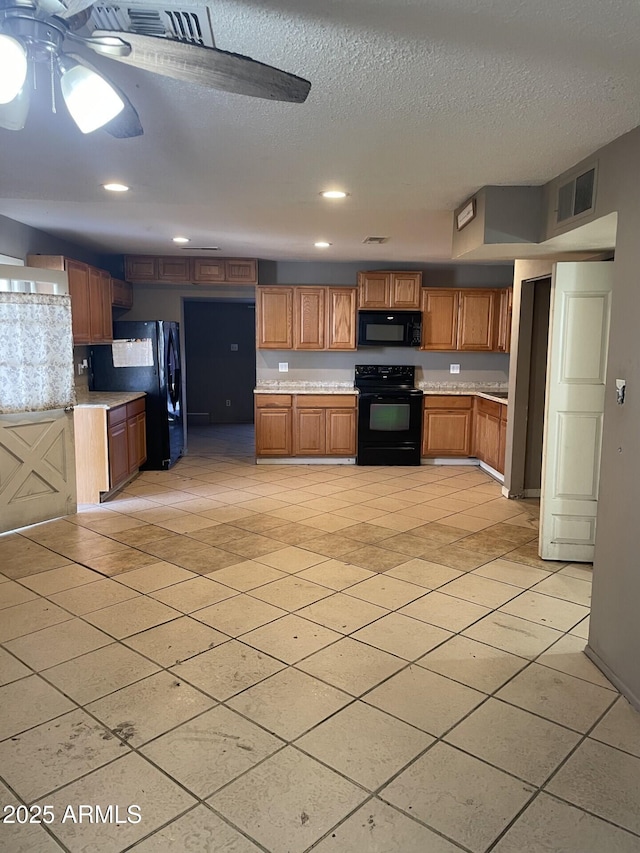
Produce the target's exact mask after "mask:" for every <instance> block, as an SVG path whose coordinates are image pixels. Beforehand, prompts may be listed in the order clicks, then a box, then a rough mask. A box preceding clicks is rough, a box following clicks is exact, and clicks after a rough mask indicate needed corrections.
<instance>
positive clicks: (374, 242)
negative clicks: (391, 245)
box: [362, 237, 389, 246]
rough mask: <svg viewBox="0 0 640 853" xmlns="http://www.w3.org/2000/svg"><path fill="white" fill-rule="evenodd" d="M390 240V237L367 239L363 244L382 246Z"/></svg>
mask: <svg viewBox="0 0 640 853" xmlns="http://www.w3.org/2000/svg"><path fill="white" fill-rule="evenodd" d="M388 239H389V238H388V237H365V238H364V240H363V241H362V242H363V243H367V244H369V245H376V246H380V245H381V244H382V243H386V242H387V241H388Z"/></svg>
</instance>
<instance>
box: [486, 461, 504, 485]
mask: <svg viewBox="0 0 640 853" xmlns="http://www.w3.org/2000/svg"><path fill="white" fill-rule="evenodd" d="M480 467H481V468H482V470H483V471H485V472H486V473H487V474H489V476H491V477H493V479H494V480H497V481H498V482H499V483H504V474H501V473H500V472H499V471H496V469H495V468H492V467H491V465H487V463H486V462H480Z"/></svg>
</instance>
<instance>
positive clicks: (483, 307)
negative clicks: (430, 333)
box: [457, 290, 496, 352]
mask: <svg viewBox="0 0 640 853" xmlns="http://www.w3.org/2000/svg"><path fill="white" fill-rule="evenodd" d="M495 326H496V291H495V290H461V291H460V309H459V316H458V341H457V349H459V350H480V351H483V352H489V351H491V350H492V349H494V341H495Z"/></svg>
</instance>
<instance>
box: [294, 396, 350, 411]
mask: <svg viewBox="0 0 640 853" xmlns="http://www.w3.org/2000/svg"><path fill="white" fill-rule="evenodd" d="M296 407H297V408H298V409H355V407H356V397H355V394H348V395H347V394H297V395H296Z"/></svg>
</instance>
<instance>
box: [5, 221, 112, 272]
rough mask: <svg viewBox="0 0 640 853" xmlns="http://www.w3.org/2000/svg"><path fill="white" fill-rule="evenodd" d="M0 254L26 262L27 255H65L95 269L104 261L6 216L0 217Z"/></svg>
mask: <svg viewBox="0 0 640 853" xmlns="http://www.w3.org/2000/svg"><path fill="white" fill-rule="evenodd" d="M0 254H2V255H11V256H12V257H14V258H22V260H26V257H27V255H65V257H67V258H74V259H75V260H77V261H84V262H85V263H87V264H93V265H94V266H97V267H100V266H102V265H103V264H102V261H103V260H104V259H103V258H102V257H101V256H100V255H98V254H96V253H95V252H92V251H90V250H89V249H85V248H84V247H82V246H79V245H77V244H76V243H73V242H70V241H68V240H61V239H59V238H58V237H53V236H52V235H51V234H47V233H45V232H44V231H39V230H38V229H37V228H31V227H30V226H29V225H23V224H22V223H21V222H16V221H15V220H13V219H8V218H7V217H6V216H0ZM105 269H106V267H105Z"/></svg>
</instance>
